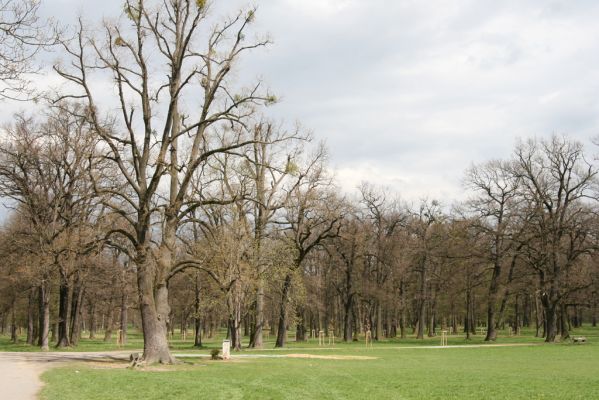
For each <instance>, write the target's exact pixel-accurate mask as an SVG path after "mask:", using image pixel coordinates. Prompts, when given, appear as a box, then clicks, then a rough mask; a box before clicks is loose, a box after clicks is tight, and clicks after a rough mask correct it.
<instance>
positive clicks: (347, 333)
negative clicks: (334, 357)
mask: <svg viewBox="0 0 599 400" xmlns="http://www.w3.org/2000/svg"><path fill="white" fill-rule="evenodd" d="M353 299H354V297H353V295H349V296H348V298H347V300H346V301H345V303H344V305H343V309H344V312H345V313H344V315H343V341H344V342H351V341H352V306H353Z"/></svg>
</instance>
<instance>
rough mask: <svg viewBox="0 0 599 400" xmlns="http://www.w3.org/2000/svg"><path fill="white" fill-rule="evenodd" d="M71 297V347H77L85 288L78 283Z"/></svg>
mask: <svg viewBox="0 0 599 400" xmlns="http://www.w3.org/2000/svg"><path fill="white" fill-rule="evenodd" d="M77 286H78V287H77V289H76V290H75V294H74V296H73V308H72V311H71V320H72V324H71V345H73V346H77V345H78V344H79V339H80V338H81V317H82V312H83V300H84V298H85V287H84V286H83V285H82V284H81V283H79V284H78V285H77Z"/></svg>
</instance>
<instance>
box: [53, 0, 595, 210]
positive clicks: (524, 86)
mask: <svg viewBox="0 0 599 400" xmlns="http://www.w3.org/2000/svg"><path fill="white" fill-rule="evenodd" d="M43 3H44V13H46V14H48V15H54V16H56V17H58V18H60V19H61V20H63V21H69V20H70V19H72V18H74V17H75V16H76V14H77V13H78V12H82V13H83V15H84V16H85V17H87V18H88V19H90V20H95V21H98V22H99V19H100V18H101V16H102V15H107V16H109V15H116V14H118V13H119V11H120V10H121V9H122V4H123V2H122V1H121V0H104V1H96V0H93V1H89V0H87V1H83V0H43ZM215 3H218V4H217V5H216V6H215V7H214V10H213V11H214V13H215V14H216V15H221V14H223V13H226V12H227V10H228V11H230V12H233V11H234V10H235V9H237V8H238V7H239V6H241V5H244V4H246V5H247V4H250V3H248V2H246V1H238V0H227V1H216V2H215ZM253 4H257V5H258V7H259V10H258V14H257V29H258V30H260V31H263V32H267V33H269V34H270V35H271V36H272V38H273V39H274V44H273V45H272V46H271V47H270V48H269V49H268V50H266V51H260V52H257V53H254V54H253V55H252V56H251V57H250V58H248V59H246V60H245V62H244V64H243V65H244V68H245V69H246V71H247V72H248V74H251V75H255V76H261V77H263V78H264V79H265V81H266V82H268V84H269V87H271V88H272V89H273V90H274V91H275V93H277V95H278V96H279V97H280V98H282V100H283V101H282V102H281V103H280V104H279V105H277V106H276V107H274V108H273V109H272V110H270V111H271V112H273V113H274V114H275V115H276V116H277V117H278V118H284V119H285V120H286V121H288V122H290V123H292V122H293V121H296V120H298V121H301V123H302V124H303V125H304V126H306V127H308V128H309V129H311V130H312V131H313V132H314V134H315V137H316V138H317V139H323V140H325V141H326V142H327V144H328V147H329V149H330V153H331V164H332V166H333V167H334V168H335V169H336V171H337V176H338V180H339V182H340V183H341V184H342V186H343V187H344V188H345V189H347V190H351V189H352V188H354V187H355V186H357V185H358V184H359V183H360V182H361V181H370V182H373V183H375V184H380V185H385V186H388V187H389V188H390V189H392V190H394V191H397V192H398V193H400V194H401V196H402V197H403V198H405V199H407V200H417V199H418V198H420V197H424V196H428V197H430V198H438V199H440V200H442V201H443V202H444V203H446V204H447V203H450V202H451V200H453V199H457V198H460V197H462V192H463V190H462V188H461V179H462V176H463V171H464V170H465V169H466V168H467V167H468V166H469V165H470V164H471V163H472V162H480V161H484V160H488V159H491V158H504V157H507V156H508V155H509V153H510V151H511V149H512V147H513V145H514V143H515V141H516V138H518V137H530V136H537V137H542V136H549V135H551V134H553V133H559V134H567V135H570V136H573V137H576V138H578V139H580V140H582V141H584V142H585V143H587V142H588V141H589V139H590V138H591V137H593V136H596V135H597V134H599V125H598V123H599V23H597V21H598V20H599V2H598V1H594V0H588V1H582V0H581V1H575V0H568V1H550V0H539V1H524V0H519V1H510V0H504V1H496V0H453V1H441V0H429V1H426V2H425V1H416V0H411V1H410V0H406V1H402V0H393V1H391V0H369V1H364V0H262V1H256V2H254V3H253ZM229 7H230V8H229ZM593 151H594V149H593Z"/></svg>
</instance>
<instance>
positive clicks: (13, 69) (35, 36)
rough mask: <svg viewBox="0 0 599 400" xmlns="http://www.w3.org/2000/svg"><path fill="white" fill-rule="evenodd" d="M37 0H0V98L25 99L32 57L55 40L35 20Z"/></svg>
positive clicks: (47, 28)
mask: <svg viewBox="0 0 599 400" xmlns="http://www.w3.org/2000/svg"><path fill="white" fill-rule="evenodd" d="M39 7H40V1H39V0H0V82H1V86H0V97H2V98H10V99H18V100H26V99H30V98H31V96H32V95H33V89H32V88H31V86H30V82H29V78H30V76H31V75H32V74H35V73H37V72H38V71H39V68H38V66H37V65H36V64H35V57H36V55H37V54H38V53H39V52H40V50H41V49H43V48H44V47H46V46H50V45H52V44H53V43H55V41H56V37H55V36H56V34H57V31H56V29H55V27H53V26H51V25H50V24H49V23H44V22H43V21H40V18H39V17H38V9H39Z"/></svg>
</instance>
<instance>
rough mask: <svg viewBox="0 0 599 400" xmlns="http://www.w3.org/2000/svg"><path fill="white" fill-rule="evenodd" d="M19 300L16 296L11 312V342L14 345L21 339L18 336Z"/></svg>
mask: <svg viewBox="0 0 599 400" xmlns="http://www.w3.org/2000/svg"><path fill="white" fill-rule="evenodd" d="M16 308H17V298H16V295H15V297H13V300H12V304H11V312H10V315H11V317H10V341H11V342H13V343H17V342H18V341H19V337H18V335H17V310H16Z"/></svg>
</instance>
